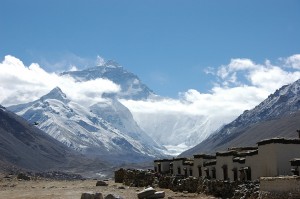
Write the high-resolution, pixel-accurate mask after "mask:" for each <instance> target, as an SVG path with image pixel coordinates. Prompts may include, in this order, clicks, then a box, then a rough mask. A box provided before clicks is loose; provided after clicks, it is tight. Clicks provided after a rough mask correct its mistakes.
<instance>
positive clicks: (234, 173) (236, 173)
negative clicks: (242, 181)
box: [232, 168, 238, 181]
mask: <svg viewBox="0 0 300 199" xmlns="http://www.w3.org/2000/svg"><path fill="white" fill-rule="evenodd" d="M232 171H233V180H234V181H237V179H238V172H237V169H236V168H234V169H233V170H232Z"/></svg>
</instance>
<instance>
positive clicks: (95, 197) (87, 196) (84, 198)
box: [81, 193, 103, 199]
mask: <svg viewBox="0 0 300 199" xmlns="http://www.w3.org/2000/svg"><path fill="white" fill-rule="evenodd" d="M81 199H103V196H102V193H95V194H92V193H83V194H81Z"/></svg>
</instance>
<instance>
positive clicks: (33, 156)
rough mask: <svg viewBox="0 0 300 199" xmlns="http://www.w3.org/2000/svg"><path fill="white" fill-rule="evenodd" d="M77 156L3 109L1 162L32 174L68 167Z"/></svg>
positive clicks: (0, 133) (0, 119) (0, 145)
mask: <svg viewBox="0 0 300 199" xmlns="http://www.w3.org/2000/svg"><path fill="white" fill-rule="evenodd" d="M75 156H76V153H75V152H73V151H72V150H70V149H69V148H68V147H66V146H65V145H63V144H61V143H60V142H58V141H57V140H55V139H54V138H52V137H51V136H49V135H47V134H46V133H44V132H42V131H41V130H39V129H38V128H36V127H35V126H34V124H29V123H27V121H25V120H24V119H23V118H21V117H19V116H17V115H16V114H14V113H12V112H10V111H8V110H7V109H5V108H4V107H2V106H0V160H1V162H2V164H5V163H6V164H7V165H14V166H17V167H19V168H25V169H31V170H39V171H41V170H47V169H55V168H56V169H57V168H61V167H68V164H69V163H70V161H71V159H72V157H75Z"/></svg>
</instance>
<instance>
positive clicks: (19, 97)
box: [0, 55, 120, 106]
mask: <svg viewBox="0 0 300 199" xmlns="http://www.w3.org/2000/svg"><path fill="white" fill-rule="evenodd" d="M56 86H58V87H60V88H61V89H62V91H63V92H65V93H66V95H67V96H68V97H69V98H71V99H72V100H74V101H78V102H80V103H88V104H91V103H94V102H97V101H99V100H102V99H101V94H102V93H104V92H105V93H115V92H118V91H119V90H120V87H119V86H118V85H116V84H114V83H113V82H111V81H109V80H106V79H101V78H99V79H96V80H91V81H87V82H76V81H75V80H74V79H73V78H71V77H67V76H63V77H62V76H59V75H57V74H55V73H48V72H46V71H45V70H43V69H42V68H41V67H40V66H39V65H38V64H31V65H30V66H29V67H27V66H25V65H24V64H23V63H22V61H20V60H19V59H17V58H15V57H13V56H10V55H7V56H5V59H4V61H3V62H2V63H0V103H1V104H2V105H4V106H8V105H13V104H19V103H25V102H30V101H33V100H36V99H38V98H39V97H41V96H42V95H44V94H47V93H48V92H49V91H50V90H51V89H53V88H54V87H56Z"/></svg>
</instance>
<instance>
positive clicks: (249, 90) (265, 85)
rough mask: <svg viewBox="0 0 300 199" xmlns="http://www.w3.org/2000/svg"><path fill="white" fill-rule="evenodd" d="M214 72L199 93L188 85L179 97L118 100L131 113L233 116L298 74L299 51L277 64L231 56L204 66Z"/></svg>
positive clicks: (225, 119)
mask: <svg viewBox="0 0 300 199" xmlns="http://www.w3.org/2000/svg"><path fill="white" fill-rule="evenodd" d="M206 71H207V73H210V74H212V75H214V76H215V81H214V84H213V87H212V89H211V90H210V91H209V92H208V93H201V92H199V91H197V90H194V89H190V90H188V91H186V92H183V93H180V94H179V99H159V100H155V99H152V100H147V101H133V100H122V102H123V103H124V104H125V105H126V106H127V107H128V108H129V109H130V110H131V111H132V112H133V113H134V114H136V115H137V114H141V113H151V114H153V113H181V114H188V115H203V116H209V117H220V118H223V119H224V121H230V120H233V119H234V118H235V117H236V116H238V115H239V114H241V113H242V112H243V111H244V110H248V109H251V108H254V107H255V106H256V105H258V104H259V103H260V102H262V101H263V100H264V99H266V98H267V97H268V95H269V94H271V93H273V92H274V91H275V90H276V89H279V88H280V87H281V86H283V85H286V84H290V83H292V82H294V81H296V80H298V79H299V78H300V54H296V55H292V56H290V57H288V58H280V59H279V64H277V65H273V64H272V63H271V62H270V61H269V60H266V61H265V63H263V64H258V63H255V62H254V61H252V60H250V59H244V58H237V59H231V61H230V62H229V63H228V64H227V65H222V66H220V67H218V68H215V69H214V68H208V69H206Z"/></svg>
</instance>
